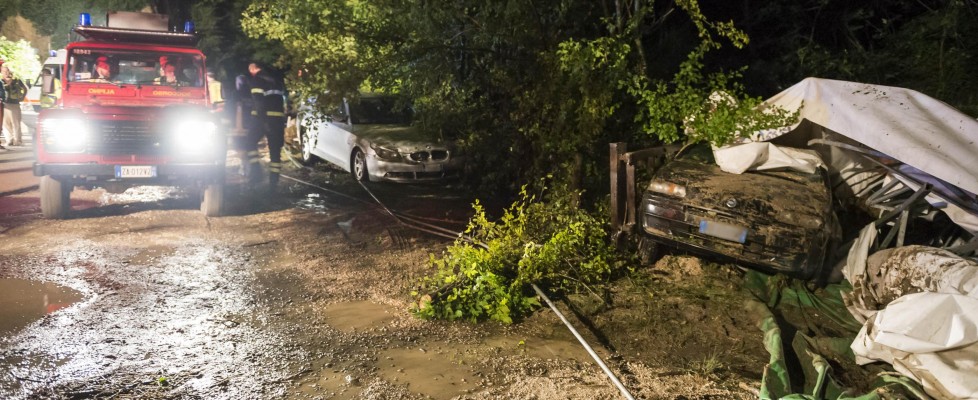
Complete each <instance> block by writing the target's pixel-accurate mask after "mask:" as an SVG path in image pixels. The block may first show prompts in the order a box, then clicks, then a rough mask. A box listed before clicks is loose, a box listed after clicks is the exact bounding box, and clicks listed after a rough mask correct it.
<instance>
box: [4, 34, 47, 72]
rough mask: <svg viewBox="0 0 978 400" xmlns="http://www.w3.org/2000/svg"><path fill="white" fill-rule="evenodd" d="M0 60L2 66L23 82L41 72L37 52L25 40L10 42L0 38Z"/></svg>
mask: <svg viewBox="0 0 978 400" xmlns="http://www.w3.org/2000/svg"><path fill="white" fill-rule="evenodd" d="M0 59H2V60H4V63H3V65H6V66H7V68H9V69H10V71H11V72H12V73H13V74H14V76H16V77H17V78H20V79H21V80H23V81H24V82H28V81H30V80H31V79H33V78H34V77H35V76H37V73H38V72H40V71H41V63H40V61H38V59H37V52H36V51H35V50H34V48H33V47H31V45H30V43H28V42H27V41H25V40H17V41H10V40H7V38H6V37H3V36H0Z"/></svg>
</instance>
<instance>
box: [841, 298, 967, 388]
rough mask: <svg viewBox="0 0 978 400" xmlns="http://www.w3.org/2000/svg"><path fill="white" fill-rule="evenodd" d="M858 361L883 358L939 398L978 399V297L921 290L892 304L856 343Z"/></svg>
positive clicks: (863, 330)
mask: <svg viewBox="0 0 978 400" xmlns="http://www.w3.org/2000/svg"><path fill="white" fill-rule="evenodd" d="M851 347H852V351H853V353H855V354H856V362H858V363H859V364H868V363H871V362H875V361H883V362H886V363H889V364H891V365H893V368H894V369H895V370H896V371H897V372H899V373H901V374H903V375H905V376H908V377H910V378H913V379H914V380H916V381H917V382H920V384H921V385H922V386H923V387H924V391H926V392H927V394H929V395H931V396H934V397H936V398H939V399H972V400H974V399H978V299H976V298H972V297H968V296H963V295H959V294H947V293H931V292H921V293H914V294H909V295H906V296H903V297H900V298H899V299H897V300H895V301H893V302H892V303H890V304H889V305H888V306H887V307H886V308H885V309H883V310H881V311H880V312H878V313H877V314H876V317H875V318H874V319H873V320H872V321H869V322H867V323H866V324H865V325H864V326H863V329H862V330H861V331H860V332H859V335H858V336H856V340H855V341H853V342H852V346H851Z"/></svg>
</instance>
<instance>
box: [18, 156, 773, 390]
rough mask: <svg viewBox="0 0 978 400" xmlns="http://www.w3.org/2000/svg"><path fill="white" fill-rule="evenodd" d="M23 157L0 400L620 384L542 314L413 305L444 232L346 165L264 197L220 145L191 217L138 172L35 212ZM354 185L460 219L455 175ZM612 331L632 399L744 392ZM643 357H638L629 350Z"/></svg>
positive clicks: (633, 335)
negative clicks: (456, 312) (415, 220)
mask: <svg viewBox="0 0 978 400" xmlns="http://www.w3.org/2000/svg"><path fill="white" fill-rule="evenodd" d="M30 157H31V155H30V151H29V150H21V149H16V150H14V151H9V152H5V153H2V154H0V160H2V162H0V165H2V167H0V168H2V169H0V182H4V183H3V189H2V190H0V192H2V194H0V320H2V321H0V398H2V399H96V398H98V399H107V398H113V399H428V398H436V399H448V398H480V399H481V398H500V399H509V398H536V399H541V400H546V399H566V398H595V399H613V398H619V393H618V391H617V389H616V388H615V387H614V386H612V385H610V384H609V382H608V379H607V377H606V376H604V375H603V374H602V373H601V372H600V370H599V369H598V368H596V366H595V365H594V364H593V361H592V360H591V359H590V357H589V355H588V354H587V352H586V351H585V350H584V349H583V348H582V347H581V346H580V345H579V344H578V343H577V341H576V339H575V338H574V337H573V335H572V334H571V333H570V332H569V331H567V330H566V329H565V328H564V327H563V324H562V323H561V322H560V320H559V319H558V318H557V317H556V316H555V315H554V314H552V313H549V312H546V311H542V312H539V313H535V314H533V315H532V316H530V317H528V318H527V319H526V320H525V321H522V322H521V323H519V324H516V325H513V326H501V325H498V324H491V323H486V324H467V323H447V322H439V321H424V320H419V319H417V318H415V317H414V316H412V315H411V314H410V313H409V312H408V310H409V309H410V307H411V306H412V302H413V301H414V298H415V296H413V295H412V294H411V292H412V290H415V289H416V288H417V284H418V282H419V280H420V279H421V278H422V277H425V276H427V275H428V274H430V273H431V271H432V269H431V267H430V264H429V260H430V259H431V257H432V255H439V254H443V252H444V250H445V247H446V245H447V244H448V243H449V242H448V241H446V240H445V239H442V238H438V237H433V236H430V235H426V234H423V233H420V232H417V231H412V230H409V229H406V228H404V227H403V226H399V225H398V224H397V223H396V221H394V220H393V218H392V217H391V216H390V215H388V214H386V213H385V212H383V211H380V210H379V209H378V208H377V207H376V206H375V205H372V204H371V202H370V201H369V199H370V197H369V196H367V195H366V194H365V193H364V192H363V191H362V188H361V187H360V186H359V185H357V184H355V183H353V182H351V181H350V179H349V177H348V176H347V175H346V174H344V173H339V172H337V171H331V170H322V169H320V170H317V171H311V172H310V171H308V170H305V169H302V170H297V169H292V170H290V171H289V173H290V174H299V175H295V176H298V177H300V178H302V179H305V180H307V181H309V182H312V183H314V184H315V185H317V186H319V187H320V188H324V189H327V190H320V189H314V188H311V187H309V186H304V185H299V184H296V183H294V181H291V180H287V179H286V180H283V182H282V184H281V185H280V186H279V187H278V191H277V192H276V193H275V194H274V195H271V196H270V195H268V193H267V192H266V191H264V190H258V189H249V188H248V187H246V186H245V185H243V184H242V182H241V178H240V177H239V176H237V175H235V173H234V171H235V167H234V164H233V160H232V159H231V158H229V168H228V186H227V191H226V195H227V200H228V204H227V209H228V211H229V215H228V216H225V217H221V218H207V217H204V216H203V215H202V214H201V213H200V212H199V211H198V208H199V200H198V198H197V197H195V196H194V195H192V194H188V193H185V192H183V191H181V190H178V189H175V188H136V189H130V190H128V191H126V192H125V193H120V194H110V193H106V192H104V191H101V190H75V191H74V192H72V194H71V208H72V211H71V213H70V217H69V218H68V219H65V220H45V219H42V218H41V217H40V205H39V202H38V192H37V190H36V189H35V188H34V187H33V185H35V184H36V178H34V177H33V176H31V175H30V172H29V171H27V174H26V175H25V174H24V171H21V170H20V169H21V168H22V167H12V166H14V165H21V164H26V165H29V164H30V162H31V160H30ZM304 173H308V174H307V175H301V174H304ZM370 186H371V188H372V189H373V190H374V194H375V195H377V196H378V197H379V198H380V199H381V200H382V201H384V202H385V204H387V205H388V206H391V207H392V208H394V209H395V210H397V211H400V212H404V213H407V214H411V215H414V216H416V217H420V218H423V220H425V221H429V222H431V223H435V224H438V225H442V226H447V227H454V228H456V229H461V228H462V226H463V225H458V224H454V225H453V223H457V222H460V221H461V222H464V221H465V220H466V219H467V215H468V213H470V212H471V209H470V208H469V207H468V205H469V204H470V201H471V199H469V198H465V197H464V196H462V195H459V194H458V193H459V192H461V191H459V190H457V189H455V188H452V187H447V188H441V187H431V186H416V187H415V186H405V185H370ZM342 193H345V194H342ZM641 295H642V297H643V298H646V297H648V296H646V295H645V294H644V292H641ZM656 298H658V297H656ZM697 301H701V300H697ZM624 303H625V304H629V303H632V301H626V302H624ZM698 307H705V306H704V305H699V306H698ZM631 312H634V313H637V314H630V313H625V312H622V314H623V315H625V317H624V318H625V320H628V321H631V320H635V319H636V318H637V317H639V318H646V316H645V315H646V314H647V308H646V307H645V306H637V307H635V308H634V311H631ZM565 313H568V314H570V313H569V312H568V311H566V310H565ZM683 315H684V314H682V313H677V314H676V318H680V317H682V316H683ZM609 321H611V320H610V319H609ZM702 321H708V320H707V319H702ZM731 321H732V322H730V323H729V324H727V325H725V326H724V329H727V330H726V332H728V333H727V336H731V338H727V339H724V338H709V340H710V342H711V343H713V342H716V341H717V340H727V341H728V342H729V343H727V344H726V345H727V346H733V345H734V343H741V342H743V341H744V340H743V336H738V335H731V334H730V333H729V332H745V333H744V335H755V334H756V333H755V329H754V328H753V325H752V322H745V321H747V320H743V321H742V320H740V319H737V320H736V322H733V320H731ZM609 323H610V322H609ZM682 324H683V326H685V324H686V322H682ZM660 325H661V326H673V325H675V326H680V325H679V323H678V322H675V321H673V322H668V323H663V324H660ZM579 326H581V325H579ZM613 326H621V325H613ZM735 326H736V328H737V330H732V329H733V328H734V327H735ZM701 331H702V329H701V328H700V327H694V328H690V329H687V330H685V331H684V332H687V333H684V334H681V335H671V334H668V335H658V334H655V335H654V336H655V337H657V338H658V337H667V338H673V337H678V338H680V339H681V340H682V342H683V343H686V342H689V341H693V342H695V341H697V340H703V339H702V338H700V337H701V336H703V335H701V334H700V333H699V332H701ZM609 332H613V333H614V334H613V335H611V334H609V336H613V337H620V339H618V340H617V341H615V340H611V341H613V342H614V343H611V344H612V345H613V346H608V347H605V348H600V347H599V348H598V349H596V350H597V351H598V352H599V354H600V355H601V356H602V358H604V359H605V360H606V361H610V364H611V367H612V368H613V369H615V370H616V371H627V372H628V376H625V378H626V379H625V383H626V384H627V385H629V386H630V387H631V388H633V389H634V390H635V392H634V394H635V395H636V397H638V398H675V397H677V396H680V397H681V396H688V397H690V398H692V397H696V396H693V395H709V396H712V398H731V399H738V398H745V399H746V398H752V396H753V395H752V394H751V393H750V392H749V391H744V390H743V389H740V387H742V386H744V378H742V377H736V376H734V377H731V376H724V377H722V379H720V378H718V379H716V380H710V379H711V378H709V377H701V376H692V377H690V376H689V375H688V374H687V373H686V372H684V371H686V369H685V368H686V367H685V366H684V365H685V364H680V365H677V366H670V367H660V366H657V365H658V363H660V362H661V361H658V360H659V359H660V356H656V355H655V354H656V353H655V352H653V351H650V350H648V349H653V348H657V346H651V345H645V344H644V343H647V342H645V341H640V340H638V338H641V337H644V336H648V335H649V334H650V333H649V332H652V333H655V332H656V331H650V330H648V329H646V328H645V327H644V326H642V325H638V326H636V327H635V331H634V332H633V331H631V330H627V331H626V330H622V329H620V328H617V329H612V330H609ZM584 335H585V336H586V337H587V339H588V340H589V341H590V342H591V343H600V342H601V341H602V340H607V339H599V338H598V337H597V336H595V335H592V334H591V333H588V332H584ZM758 343H759V342H758ZM637 344H641V346H640V347H636V346H637ZM614 347H617V349H618V350H617V351H623V352H627V353H628V357H621V356H615V355H614V354H613V353H612V351H611V350H609V349H610V348H614ZM700 347H702V348H707V347H706V346H695V348H700ZM663 351H665V352H666V353H668V354H669V356H668V357H667V358H666V359H668V360H672V359H675V358H676V357H674V354H673V353H672V351H673V349H672V348H668V347H664V350H663ZM754 353H757V354H760V353H762V351H760V350H758V351H757V352H750V354H754ZM640 356H641V357H644V361H645V362H647V363H648V364H645V363H638V362H633V361H629V360H638V359H639V357H640ZM765 360H766V359H763V358H758V359H757V360H753V359H751V362H755V361H756V363H757V364H758V365H763V363H764V362H765ZM626 363H627V366H626ZM750 385H755V383H751V384H750ZM755 397H756V396H755Z"/></svg>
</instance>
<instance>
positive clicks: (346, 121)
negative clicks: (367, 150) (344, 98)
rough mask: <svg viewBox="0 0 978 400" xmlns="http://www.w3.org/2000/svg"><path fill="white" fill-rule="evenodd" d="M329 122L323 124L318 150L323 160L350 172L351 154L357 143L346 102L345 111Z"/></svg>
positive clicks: (344, 104)
mask: <svg viewBox="0 0 978 400" xmlns="http://www.w3.org/2000/svg"><path fill="white" fill-rule="evenodd" d="M333 114H334V115H331V116H330V117H329V119H328V120H327V122H326V123H325V124H323V129H322V130H321V131H320V132H319V137H318V138H317V140H316V149H317V150H319V153H320V154H322V156H323V158H324V159H325V160H326V161H328V162H330V163H332V164H334V165H336V166H339V167H341V168H343V169H344V170H346V171H347V172H349V171H350V153H352V151H353V143H354V142H356V137H354V135H353V133H351V132H352V130H353V126H352V124H350V118H349V115H350V114H349V112H347V105H346V102H344V103H343V109H342V110H341V111H340V110H338V112H336V113H333Z"/></svg>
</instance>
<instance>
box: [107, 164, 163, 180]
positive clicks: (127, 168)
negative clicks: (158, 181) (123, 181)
mask: <svg viewBox="0 0 978 400" xmlns="http://www.w3.org/2000/svg"><path fill="white" fill-rule="evenodd" d="M115 177H116V178H155V177H156V166H155V165H116V166H115Z"/></svg>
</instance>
